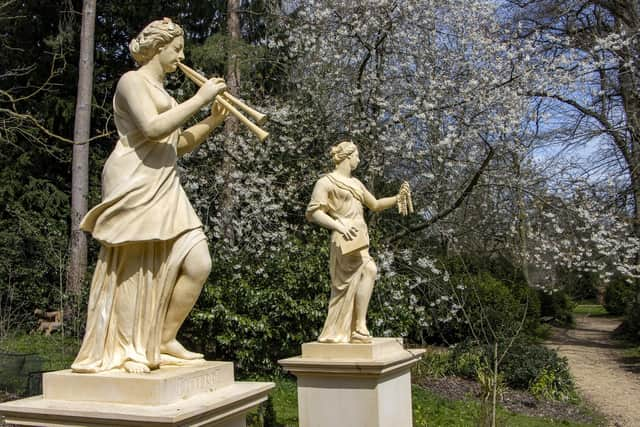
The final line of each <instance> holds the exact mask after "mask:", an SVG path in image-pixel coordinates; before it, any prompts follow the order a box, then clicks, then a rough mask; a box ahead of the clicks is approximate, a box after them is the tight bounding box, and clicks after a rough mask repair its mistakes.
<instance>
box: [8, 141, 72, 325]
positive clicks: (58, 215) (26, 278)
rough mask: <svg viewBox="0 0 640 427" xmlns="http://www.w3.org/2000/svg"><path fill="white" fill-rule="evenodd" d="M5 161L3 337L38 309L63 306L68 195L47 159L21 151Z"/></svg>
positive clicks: (25, 322)
mask: <svg viewBox="0 0 640 427" xmlns="http://www.w3.org/2000/svg"><path fill="white" fill-rule="evenodd" d="M5 153H6V154H8V153H10V155H11V156H12V159H11V160H12V161H11V164H9V163H8V162H7V160H8V159H6V158H2V159H0V162H1V163H3V164H4V165H3V166H4V167H3V168H2V170H1V171H0V182H1V183H2V184H0V199H1V200H2V201H3V204H2V205H1V206H0V337H1V336H2V335H3V333H5V332H6V329H13V328H16V327H20V326H22V327H24V326H27V325H29V323H30V322H35V320H36V319H35V317H33V316H32V315H31V313H33V310H34V309H36V308H40V309H49V308H54V307H60V302H61V297H62V296H61V293H60V286H61V284H62V283H61V279H62V277H64V276H63V274H64V268H65V265H66V251H67V245H66V237H67V232H68V226H67V216H68V212H69V210H68V201H69V197H68V195H67V193H66V192H65V191H63V190H62V189H61V188H60V183H59V182H57V180H56V179H55V178H49V177H47V176H46V175H45V174H42V173H41V174H39V176H32V175H31V172H32V170H33V169H34V168H38V167H40V168H41V170H42V171H43V172H45V173H46V170H47V169H48V168H47V166H46V165H45V164H43V163H42V162H43V160H44V159H43V158H42V157H38V156H33V155H30V154H28V153H26V152H23V153H19V152H17V150H7V151H5Z"/></svg>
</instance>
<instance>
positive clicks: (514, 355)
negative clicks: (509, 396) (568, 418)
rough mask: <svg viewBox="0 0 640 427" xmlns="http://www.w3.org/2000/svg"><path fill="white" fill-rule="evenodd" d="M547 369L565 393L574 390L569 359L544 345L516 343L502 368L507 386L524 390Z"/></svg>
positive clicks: (522, 341)
mask: <svg viewBox="0 0 640 427" xmlns="http://www.w3.org/2000/svg"><path fill="white" fill-rule="evenodd" d="M545 369H546V370H547V371H548V372H552V373H553V374H554V376H555V377H554V381H556V382H557V383H558V384H561V385H562V388H561V389H562V390H563V392H565V391H567V390H573V381H572V379H571V374H570V373H569V365H568V364H567V359H565V358H564V357H560V356H559V355H558V353H556V352H555V351H554V350H551V349H549V348H546V347H544V346H542V345H539V344H533V343H530V342H527V341H526V340H518V341H516V342H515V343H514V344H513V346H512V347H511V348H510V349H509V352H508V353H507V355H506V356H505V358H504V360H503V362H502V366H501V370H502V372H503V373H504V377H505V381H506V382H507V384H508V385H509V386H510V387H513V388H518V389H523V390H524V389H528V388H529V387H530V385H531V384H533V383H535V382H536V380H537V379H539V378H540V376H541V375H542V374H543V371H544V370H545Z"/></svg>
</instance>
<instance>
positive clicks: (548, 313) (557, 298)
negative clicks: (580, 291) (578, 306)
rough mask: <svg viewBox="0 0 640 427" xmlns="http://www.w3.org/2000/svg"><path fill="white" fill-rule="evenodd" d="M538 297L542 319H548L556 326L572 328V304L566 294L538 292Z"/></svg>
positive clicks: (560, 292) (561, 292)
mask: <svg viewBox="0 0 640 427" xmlns="http://www.w3.org/2000/svg"><path fill="white" fill-rule="evenodd" d="M538 296H539V298H540V316H541V317H542V318H548V319H549V321H550V322H551V323H553V324H554V325H557V326H572V325H573V324H574V318H573V307H574V303H573V301H571V298H569V296H568V295H567V294H566V293H564V292H563V291H559V292H550V291H547V290H540V291H538Z"/></svg>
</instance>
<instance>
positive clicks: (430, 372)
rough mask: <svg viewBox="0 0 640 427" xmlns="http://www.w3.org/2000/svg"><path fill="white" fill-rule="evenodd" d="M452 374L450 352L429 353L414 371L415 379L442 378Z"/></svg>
mask: <svg viewBox="0 0 640 427" xmlns="http://www.w3.org/2000/svg"><path fill="white" fill-rule="evenodd" d="M450 372H451V356H450V353H449V352H448V351H438V350H434V351H427V352H426V353H425V354H424V356H422V359H420V361H419V362H418V364H417V365H416V367H415V369H414V371H413V374H412V375H413V377H414V378H420V377H430V378H442V377H445V376H447V375H448V374H449V373H450Z"/></svg>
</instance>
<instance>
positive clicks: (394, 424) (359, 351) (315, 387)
mask: <svg viewBox="0 0 640 427" xmlns="http://www.w3.org/2000/svg"><path fill="white" fill-rule="evenodd" d="M423 353H424V350H422V349H412V350H406V349H404V348H403V345H402V339H401V338H374V340H373V342H372V343H371V344H323V343H306V344H303V347H302V355H301V356H299V357H292V358H289V359H283V360H280V361H279V363H280V364H281V365H282V366H283V367H284V368H285V369H286V370H287V371H289V372H291V373H293V374H294V375H296V376H297V377H298V415H299V421H300V427H341V426H344V427H347V426H349V427H360V426H362V427H411V426H412V410H411V373H410V370H411V367H412V366H413V365H414V364H415V363H417V362H418V360H419V359H420V357H421V356H422V354H423Z"/></svg>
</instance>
